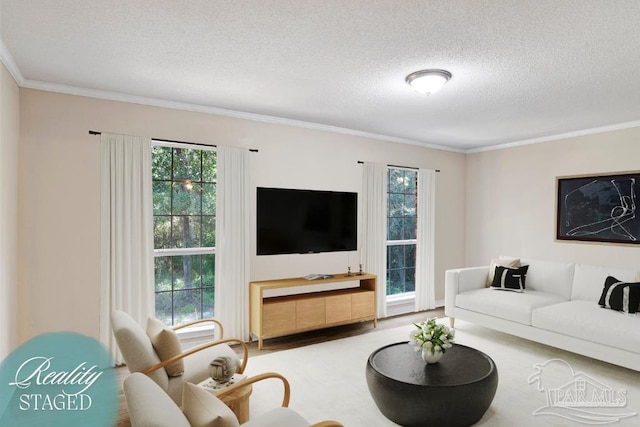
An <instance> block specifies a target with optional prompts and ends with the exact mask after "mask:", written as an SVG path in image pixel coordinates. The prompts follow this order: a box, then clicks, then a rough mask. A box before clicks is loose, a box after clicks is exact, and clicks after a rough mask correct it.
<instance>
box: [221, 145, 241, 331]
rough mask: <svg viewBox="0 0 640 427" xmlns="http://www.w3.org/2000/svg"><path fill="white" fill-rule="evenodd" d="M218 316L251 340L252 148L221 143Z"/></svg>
mask: <svg viewBox="0 0 640 427" xmlns="http://www.w3.org/2000/svg"><path fill="white" fill-rule="evenodd" d="M217 151H218V186H217V193H216V197H217V206H216V263H215V266H216V279H215V317H216V319H218V320H220V321H221V322H222V324H223V325H224V330H225V336H227V337H234V338H239V339H243V340H247V341H248V340H249V310H248V306H249V150H247V149H246V148H236V147H223V146H218V150H217Z"/></svg>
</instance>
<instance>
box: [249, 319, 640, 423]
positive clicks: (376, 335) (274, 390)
mask: <svg viewBox="0 0 640 427" xmlns="http://www.w3.org/2000/svg"><path fill="white" fill-rule="evenodd" d="M441 321H442V322H443V323H444V322H446V321H448V320H447V319H441ZM412 328H413V327H412V326H411V325H407V326H406V327H404V326H403V327H399V328H394V329H387V330H380V331H376V332H373V333H369V334H365V335H360V336H356V337H351V338H344V339H339V340H335V341H329V342H325V343H321V344H314V345H309V346H306V347H300V348H296V349H292V350H286V351H281V352H275V353H270V354H266V355H262V356H256V357H252V358H251V359H250V360H249V363H248V365H247V370H246V373H247V374H248V375H255V374H258V373H262V372H272V371H273V372H279V373H281V374H283V375H284V376H285V377H287V379H288V380H289V382H290V384H291V403H290V405H289V406H290V407H291V408H292V409H295V410H296V411H297V412H299V413H300V414H301V415H302V416H303V417H305V418H306V419H307V420H308V421H309V422H312V423H313V422H318V421H322V420H327V419H332V420H337V421H340V422H341V423H342V424H344V425H345V426H348V427H377V426H381V427H384V426H395V425H397V424H395V423H393V422H391V421H389V420H387V419H386V418H385V417H384V416H383V415H382V414H381V413H380V411H379V410H378V408H377V407H376V405H375V403H374V401H373V399H372V398H371V396H370V394H369V390H368V388H367V383H366V378H365V367H366V363H367V359H368V357H369V355H370V354H371V353H372V352H373V351H374V350H376V349H378V348H380V347H382V346H384V345H386V344H390V343H394V342H399V341H407V340H408V336H409V332H410V331H411V330H412ZM456 342H457V343H460V344H464V345H467V346H469V347H473V348H476V349H478V350H481V351H483V352H484V353H486V354H487V355H489V356H490V357H491V358H492V359H493V360H494V361H495V363H496V366H497V368H498V375H499V383H498V390H497V392H496V395H495V398H494V400H493V403H492V404H491V407H490V408H489V410H488V411H487V412H486V413H485V415H484V417H483V418H482V419H481V420H480V421H479V422H478V423H477V424H476V425H478V426H509V427H511V426H516V425H517V426H541V425H545V426H547V425H551V426H580V425H613V426H631V425H640V415H639V414H640V372H638V371H633V370H629V369H625V368H621V367H618V366H614V365H610V364H608V363H604V362H599V361H596V360H594V359H590V358H587V357H583V356H579V355H576V354H573V353H569V352H565V351H562V350H558V349H555V348H552V347H548V346H545V345H541V344H537V343H534V342H531V341H527V340H524V339H520V338H517V337H513V336H511V335H507V334H503V333H500V332H495V331H492V330H489V329H486V328H483V327H480V326H476V325H474V324H471V323H468V322H464V321H460V320H457V321H456ZM265 345H266V346H268V345H269V343H268V341H267V342H266V343H265ZM416 357H418V356H416ZM445 357H446V355H445ZM639 369H640V367H639ZM281 399H282V386H281V384H279V383H278V382H277V380H268V381H263V382H261V383H258V384H256V385H255V386H254V390H253V394H252V396H251V404H250V405H251V406H250V407H251V417H252V418H253V417H255V416H258V414H260V413H262V412H265V411H266V410H268V409H271V408H274V407H276V406H278V405H279V404H280V402H281ZM425 425H428V422H425Z"/></svg>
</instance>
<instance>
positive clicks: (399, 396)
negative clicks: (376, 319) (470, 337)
mask: <svg viewBox="0 0 640 427" xmlns="http://www.w3.org/2000/svg"><path fill="white" fill-rule="evenodd" d="M366 375H367V385H368V386H369V392H370V393H371V396H372V397H373V400H374V401H375V403H376V405H377V406H378V409H380V412H382V414H383V415H384V416H385V417H387V418H388V419H390V420H391V421H393V422H395V423H398V424H400V425H402V426H406V427H418V426H427V425H430V426H438V425H440V426H447V427H454V426H470V425H472V424H474V423H476V422H477V421H478V420H480V418H482V415H484V413H485V412H486V411H487V409H489V405H491V402H492V401H493V397H494V396H495V394H496V389H497V388H498V370H497V368H496V365H495V363H494V362H493V360H492V359H491V358H490V357H489V356H487V355H486V354H484V353H482V352H481V351H478V350H476V349H473V348H471V347H467V346H464V345H460V344H454V345H453V347H452V348H450V349H448V350H447V352H446V353H445V355H444V356H443V357H442V359H440V361H439V362H438V363H435V364H433V365H427V364H426V363H425V362H424V361H423V360H422V357H421V356H420V353H419V352H416V351H415V350H414V349H413V347H412V346H411V345H409V342H408V341H406V342H400V343H395V344H389V345H387V346H384V347H382V348H379V349H378V350H376V351H374V352H373V353H372V354H371V356H369V361H368V363H367V372H366Z"/></svg>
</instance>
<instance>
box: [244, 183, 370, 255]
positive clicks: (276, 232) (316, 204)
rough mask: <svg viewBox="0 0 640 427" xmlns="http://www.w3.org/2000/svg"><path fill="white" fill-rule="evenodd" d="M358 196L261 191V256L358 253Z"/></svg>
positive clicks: (304, 191) (258, 225) (332, 193)
mask: <svg viewBox="0 0 640 427" xmlns="http://www.w3.org/2000/svg"><path fill="white" fill-rule="evenodd" d="M357 216H358V194H357V193H347V192H335V191H314V190H291V189H286V188H264V187H258V193H257V252H258V255H276V254H297V253H316V252H334V251H354V250H356V249H357V244H358V242H357V240H358V239H357V232H358V230H357V228H358V220H357Z"/></svg>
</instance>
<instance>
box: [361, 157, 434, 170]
mask: <svg viewBox="0 0 640 427" xmlns="http://www.w3.org/2000/svg"><path fill="white" fill-rule="evenodd" d="M358 163H359V164H364V162H363V161H362V160H358ZM387 167H390V168H402V169H413V170H416V171H417V170H418V169H420V168H414V167H412V166H398V165H387ZM436 172H440V169H436Z"/></svg>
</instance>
